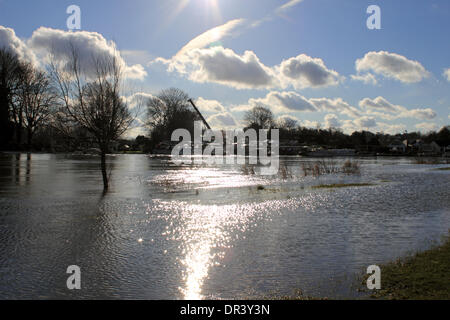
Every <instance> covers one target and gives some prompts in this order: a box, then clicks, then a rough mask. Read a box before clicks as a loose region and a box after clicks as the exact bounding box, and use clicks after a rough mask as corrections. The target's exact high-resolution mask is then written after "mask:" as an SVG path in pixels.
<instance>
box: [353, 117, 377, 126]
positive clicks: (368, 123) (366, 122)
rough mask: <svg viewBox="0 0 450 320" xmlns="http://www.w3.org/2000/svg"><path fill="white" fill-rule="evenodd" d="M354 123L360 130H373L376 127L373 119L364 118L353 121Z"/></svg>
mask: <svg viewBox="0 0 450 320" xmlns="http://www.w3.org/2000/svg"><path fill="white" fill-rule="evenodd" d="M354 123H355V124H356V125H357V126H358V127H360V128H367V129H369V128H374V127H376V126H377V122H376V120H375V118H373V117H368V116H364V117H361V118H358V119H355V120H354Z"/></svg>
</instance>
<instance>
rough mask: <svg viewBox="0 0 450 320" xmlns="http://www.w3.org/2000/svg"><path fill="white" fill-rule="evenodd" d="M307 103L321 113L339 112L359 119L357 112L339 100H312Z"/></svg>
mask: <svg viewBox="0 0 450 320" xmlns="http://www.w3.org/2000/svg"><path fill="white" fill-rule="evenodd" d="M309 101H310V102H311V103H312V104H313V105H314V106H315V107H316V108H317V110H318V111H322V112H339V113H341V114H345V115H347V116H349V117H351V118H357V117H360V116H361V114H360V112H359V110H358V109H357V108H355V107H353V106H351V105H349V104H348V103H347V102H346V101H344V100H342V99H341V98H335V99H329V98H312V99H309Z"/></svg>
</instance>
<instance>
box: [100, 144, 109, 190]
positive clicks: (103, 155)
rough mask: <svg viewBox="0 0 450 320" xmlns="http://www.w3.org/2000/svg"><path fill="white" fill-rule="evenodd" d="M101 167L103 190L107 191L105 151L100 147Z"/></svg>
mask: <svg viewBox="0 0 450 320" xmlns="http://www.w3.org/2000/svg"><path fill="white" fill-rule="evenodd" d="M101 158H102V160H101V168H102V176H103V190H104V191H108V189H109V182H108V173H107V172H106V151H105V150H104V149H103V148H102V150H101Z"/></svg>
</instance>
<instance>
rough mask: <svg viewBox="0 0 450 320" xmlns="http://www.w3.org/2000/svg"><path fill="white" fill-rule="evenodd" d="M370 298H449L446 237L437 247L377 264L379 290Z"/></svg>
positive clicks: (449, 253)
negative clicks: (379, 279) (379, 268)
mask: <svg viewBox="0 0 450 320" xmlns="http://www.w3.org/2000/svg"><path fill="white" fill-rule="evenodd" d="M364 283H365V282H364ZM372 297H373V298H378V299H395V300H450V236H448V237H447V239H446V241H445V242H444V244H443V245H441V246H439V247H435V248H432V249H430V250H428V251H424V252H420V253H417V254H415V255H414V256H412V257H409V258H406V259H400V260H398V261H395V262H391V263H389V264H386V265H384V266H381V290H379V291H377V292H376V293H375V294H374V295H373V296H372Z"/></svg>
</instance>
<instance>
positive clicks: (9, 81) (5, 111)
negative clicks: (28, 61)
mask: <svg viewBox="0 0 450 320" xmlns="http://www.w3.org/2000/svg"><path fill="white" fill-rule="evenodd" d="M19 69H20V61H19V59H18V57H17V56H16V55H15V54H13V53H11V52H10V51H8V50H6V49H0V148H2V149H5V148H6V147H7V145H8V144H9V143H10V142H11V139H12V135H13V130H14V128H13V126H12V125H11V122H10V120H11V108H12V102H13V99H14V94H15V91H16V89H17V84H18V77H17V76H18V72H19Z"/></svg>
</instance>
